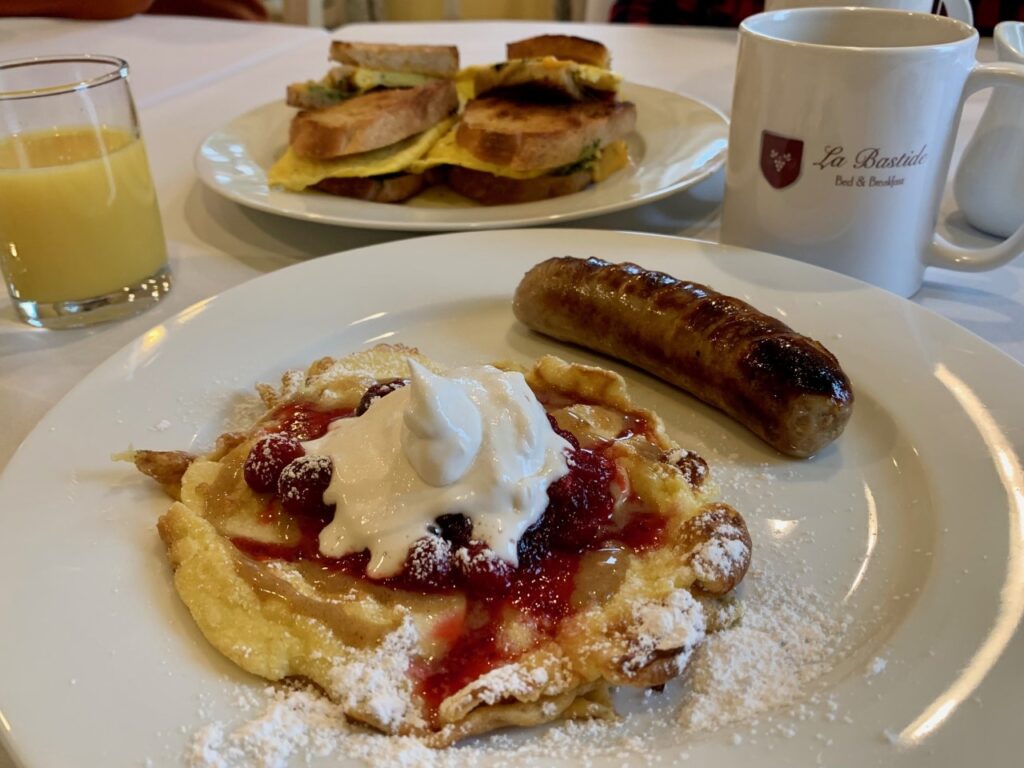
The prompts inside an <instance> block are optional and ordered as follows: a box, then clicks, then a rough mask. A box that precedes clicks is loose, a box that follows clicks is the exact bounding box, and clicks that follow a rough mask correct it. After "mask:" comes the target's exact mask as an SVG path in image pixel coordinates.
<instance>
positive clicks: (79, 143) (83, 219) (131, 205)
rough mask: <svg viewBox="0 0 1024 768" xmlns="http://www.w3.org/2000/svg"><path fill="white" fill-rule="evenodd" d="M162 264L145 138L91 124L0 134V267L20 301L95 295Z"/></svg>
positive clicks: (163, 248) (134, 281)
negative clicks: (142, 139)
mask: <svg viewBox="0 0 1024 768" xmlns="http://www.w3.org/2000/svg"><path fill="white" fill-rule="evenodd" d="M166 262H167V248H166V245H165V243H164V234H163V227H162V226H161V223H160V211H159V209H158V207H157V201H156V192H155V191H154V189H153V181H152V179H151V178H150V175H149V163H148V162H147V160H146V150H145V148H144V147H143V144H142V141H141V139H139V138H137V137H136V136H135V135H133V134H132V133H130V132H128V131H124V130H118V129H115V128H109V127H90V126H81V127H68V128H60V129H54V130H52V131H46V132H36V133H24V134H19V135H14V136H8V137H6V138H3V139H0V267H2V268H3V272H4V275H5V276H6V278H7V282H8V285H9V286H10V287H11V292H12V294H13V295H14V297H15V298H16V299H20V300H24V301H34V302H39V303H52V302H63V301H80V300H84V299H90V298H94V297H101V296H104V295H107V294H111V293H114V292H116V291H121V290H122V289H123V288H125V287H126V286H133V285H136V284H137V283H139V282H140V281H142V280H143V279H145V278H147V277H149V276H150V275H152V274H154V273H155V272H157V271H158V270H159V269H160V268H161V267H162V266H163V265H164V264H165V263H166Z"/></svg>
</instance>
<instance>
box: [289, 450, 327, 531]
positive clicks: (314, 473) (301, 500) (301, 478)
mask: <svg viewBox="0 0 1024 768" xmlns="http://www.w3.org/2000/svg"><path fill="white" fill-rule="evenodd" d="M332 469H333V468H332V465H331V460H330V458H329V457H327V456H301V457H299V458H297V459H295V460H294V461H293V462H291V463H290V464H289V465H288V466H287V467H285V468H284V470H283V471H282V472H281V477H280V478H279V479H278V481H277V495H278V496H280V497H281V506H282V507H283V508H284V511H285V512H287V513H288V514H290V515H308V516H310V517H324V516H325V515H326V513H327V511H328V510H329V508H328V507H327V505H325V504H324V491H326V490H327V486H329V485H330V484H331V472H332Z"/></svg>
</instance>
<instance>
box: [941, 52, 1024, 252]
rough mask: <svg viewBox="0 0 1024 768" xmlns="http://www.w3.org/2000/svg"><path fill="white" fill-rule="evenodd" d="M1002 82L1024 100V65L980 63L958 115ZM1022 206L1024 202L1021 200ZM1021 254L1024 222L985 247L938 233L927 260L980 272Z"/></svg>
mask: <svg viewBox="0 0 1024 768" xmlns="http://www.w3.org/2000/svg"><path fill="white" fill-rule="evenodd" d="M995 85H1004V86H1011V87H1014V88H1018V89H1019V90H1020V91H1021V98H1022V99H1024V64H1003V63H1000V64H979V65H977V66H976V67H975V68H974V69H973V70H971V74H970V75H968V76H967V82H966V83H965V84H964V91H963V93H962V94H961V95H960V108H959V109H958V110H957V114H958V115H959V114H960V113H961V111H962V110H963V106H964V102H965V101H966V100H967V97H968V96H970V95H971V94H972V93H975V92H976V91H980V90H982V89H983V88H990V87H992V86H995ZM1021 204H1022V205H1024V201H1022V202H1021ZM1022 253H1024V224H1021V225H1020V226H1019V227H1018V228H1017V231H1016V232H1014V233H1013V234H1012V235H1010V236H1009V237H1008V238H1007V239H1006V240H1004V241H1003V242H1001V243H996V244H995V245H990V246H988V247H987V248H961V247H960V246H957V245H953V244H952V243H950V242H949V241H948V240H945V239H944V238H943V237H941V236H940V235H939V234H938V233H936V234H935V236H934V238H933V239H932V244H931V248H930V249H929V251H928V259H927V263H928V265H929V266H932V267H943V268H945V269H958V270H960V271H962V272H981V271H982V270H986V269H994V268H995V267H998V266H1001V265H1003V264H1006V263H1007V262H1009V261H1013V260H1014V259H1015V258H1017V257H1018V256H1020V255H1021V254H1022Z"/></svg>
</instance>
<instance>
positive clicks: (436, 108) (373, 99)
mask: <svg viewBox="0 0 1024 768" xmlns="http://www.w3.org/2000/svg"><path fill="white" fill-rule="evenodd" d="M330 55H331V58H332V60H334V61H336V62H338V65H337V66H335V67H334V68H332V69H331V71H330V72H329V73H328V74H327V75H326V76H325V77H324V78H323V79H321V80H319V81H309V82H305V83H294V84H292V85H289V86H288V89H287V102H288V104H289V105H290V106H294V107H298V108H299V109H300V111H299V112H298V113H297V114H296V115H295V117H294V118H293V119H292V122H291V128H290V131H289V146H288V149H287V150H286V151H285V153H284V155H282V156H281V158H280V159H278V161H277V162H276V163H275V164H274V166H273V167H272V168H271V169H270V173H269V174H268V181H269V183H270V184H271V185H275V186H281V187H284V188H285V189H289V190H292V191H301V190H303V189H308V188H313V189H317V190H320V191H322V192H328V193H331V194H335V195H342V196H346V197H355V198H359V199H363V200H372V201H376V202H400V201H402V200H405V199H407V198H409V197H412V196H413V195H415V194H416V193H418V192H419V191H420V190H421V189H423V187H424V186H425V185H426V181H425V179H424V177H423V176H422V175H421V174H420V173H413V172H410V170H409V168H410V165H411V164H412V163H413V162H414V161H416V160H418V159H420V158H421V157H423V156H424V155H425V154H426V153H427V151H428V150H429V149H430V148H431V147H432V146H433V145H434V143H435V142H436V141H437V140H438V139H439V138H441V137H442V136H444V135H445V134H446V133H447V132H448V131H449V130H450V129H451V127H452V126H453V125H454V122H455V117H454V113H455V111H456V110H457V108H458V103H459V100H458V96H457V93H456V88H455V82H454V77H455V75H456V74H457V72H458V69H459V55H458V50H457V49H456V48H454V47H453V46H440V45H392V44H388V45H382V44H368V43H347V42H341V41H335V42H333V43H332V44H331V51H330Z"/></svg>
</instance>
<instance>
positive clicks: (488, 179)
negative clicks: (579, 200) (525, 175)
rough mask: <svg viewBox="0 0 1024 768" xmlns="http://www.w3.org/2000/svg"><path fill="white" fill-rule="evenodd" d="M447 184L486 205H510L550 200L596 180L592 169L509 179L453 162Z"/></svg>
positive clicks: (448, 170)
mask: <svg viewBox="0 0 1024 768" xmlns="http://www.w3.org/2000/svg"><path fill="white" fill-rule="evenodd" d="M444 178H445V183H446V184H447V185H448V186H449V187H450V188H451V189H453V190H454V191H456V192H458V193H459V194H460V195H462V196H463V197H468V198H469V199H470V200H476V201H477V202H478V203H483V204H484V205H509V204H512V203H530V202H533V201H534V200H547V199H548V198H551V197H561V196H562V195H571V194H572V193H574V192H579V191H580V190H581V189H583V188H584V187H586V186H587V185H588V184H590V182H591V181H593V173H592V172H591V171H590V169H589V168H586V169H583V170H580V171H576V172H574V173H569V174H566V175H564V176H551V175H547V176H537V177H536V178H533V179H510V178H508V177H506V176H495V175H494V174H493V173H487V172H485V171H475V170H473V169H472V168H463V167H461V166H458V165H450V166H446V168H445V177H444Z"/></svg>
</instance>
